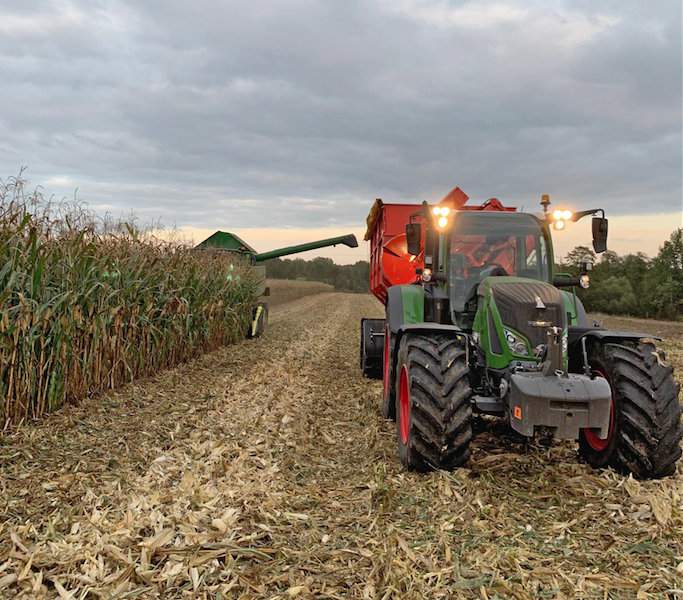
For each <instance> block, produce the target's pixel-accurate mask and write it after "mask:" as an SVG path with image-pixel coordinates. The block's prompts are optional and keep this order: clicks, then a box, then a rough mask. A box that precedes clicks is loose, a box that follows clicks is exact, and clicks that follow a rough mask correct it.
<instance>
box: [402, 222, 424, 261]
mask: <svg viewBox="0 0 683 600" xmlns="http://www.w3.org/2000/svg"><path fill="white" fill-rule="evenodd" d="M406 242H407V244H408V253H409V254H412V255H413V256H417V255H418V254H420V252H421V251H422V225H421V224H420V223H408V224H407V225H406Z"/></svg>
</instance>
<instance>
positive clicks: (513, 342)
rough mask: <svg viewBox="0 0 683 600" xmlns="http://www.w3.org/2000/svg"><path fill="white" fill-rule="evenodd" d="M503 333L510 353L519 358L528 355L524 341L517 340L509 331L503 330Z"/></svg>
mask: <svg viewBox="0 0 683 600" xmlns="http://www.w3.org/2000/svg"><path fill="white" fill-rule="evenodd" d="M503 333H504V335H505V341H506V342H507V345H508V348H510V352H512V353H513V354H518V355H521V356H526V355H527V354H528V350H527V347H526V342H525V341H524V340H521V339H519V338H518V337H517V336H516V335H515V334H514V333H512V331H510V330H509V329H503Z"/></svg>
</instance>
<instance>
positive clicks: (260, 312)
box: [247, 302, 268, 339]
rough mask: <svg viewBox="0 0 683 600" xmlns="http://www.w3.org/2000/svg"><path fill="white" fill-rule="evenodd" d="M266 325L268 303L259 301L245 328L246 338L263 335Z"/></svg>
mask: <svg viewBox="0 0 683 600" xmlns="http://www.w3.org/2000/svg"><path fill="white" fill-rule="evenodd" d="M267 325H268V304H267V303H266V302H259V303H258V304H257V305H256V306H255V307H254V310H253V312H252V315H251V322H250V323H249V329H248V330H247V337H248V338H250V339H251V338H257V337H261V335H263V332H264V331H265V330H266V326H267Z"/></svg>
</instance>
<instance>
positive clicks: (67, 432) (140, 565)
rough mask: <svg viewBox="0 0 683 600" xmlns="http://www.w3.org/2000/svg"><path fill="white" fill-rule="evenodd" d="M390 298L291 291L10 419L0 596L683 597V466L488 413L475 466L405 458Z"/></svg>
mask: <svg viewBox="0 0 683 600" xmlns="http://www.w3.org/2000/svg"><path fill="white" fill-rule="evenodd" d="M380 308H381V307H380V306H379V305H378V304H377V302H376V301H375V300H374V299H373V298H371V297H370V296H362V295H350V294H333V293H326V294H318V295H314V296H308V297H305V298H302V299H299V300H296V301H294V302H289V303H285V304H281V305H279V306H276V307H275V308H274V309H273V311H272V313H271V324H270V328H269V331H268V332H267V334H266V336H265V337H263V338H261V339H258V340H253V341H245V342H242V343H240V344H237V345H235V346H231V347H227V348H224V349H222V350H220V351H218V352H214V353H212V354H209V355H206V356H204V357H202V358H200V359H198V360H196V361H193V362H191V363H189V364H186V365H183V366H181V367H179V368H177V369H173V370H171V371H167V372H165V373H163V374H161V375H159V376H157V377H154V378H150V379H147V380H142V381H140V382H138V383H136V384H135V385H130V386H128V387H126V388H123V389H121V390H120V391H118V392H117V393H112V394H109V395H107V396H105V397H99V398H93V399H91V400H88V401H87V402H84V403H83V404H82V405H80V406H77V407H68V408H66V409H64V410H62V411H59V412H58V413H55V414H53V415H52V416H50V417H48V418H46V419H44V420H43V421H41V422H39V423H37V424H33V425H28V426H25V427H22V428H21V429H20V430H18V431H16V432H14V433H12V434H9V435H5V436H3V437H0V491H1V492H2V493H1V495H0V596H2V595H4V596H6V597H16V596H19V597H25V598H42V597H61V598H86V597H93V598H99V597H102V598H112V597H115V598H183V597H186V598H245V599H246V598H269V599H276V598H280V599H287V598H339V599H341V598H367V599H373V598H378V599H380V598H381V599H388V598H397V599H398V598H416V599H417V598H484V599H486V598H488V599H493V598H501V599H502V598H529V599H536V598H615V599H616V598H671V599H674V598H683V590H682V588H683V583H682V582H683V472H682V471H681V467H679V471H678V474H677V476H676V477H673V478H669V479H666V480H663V481H654V482H637V481H634V480H633V479H630V478H627V477H623V476H622V475H619V474H616V473H614V472H612V471H593V470H591V469H590V468H589V467H588V466H587V465H584V464H581V463H580V462H579V460H578V458H577V455H576V449H575V446H574V444H556V445H555V446H553V447H552V448H550V449H548V448H543V447H536V446H533V445H528V444H523V443H520V442H519V441H518V440H517V439H516V438H514V437H513V436H511V435H510V434H509V433H507V432H506V431H505V429H504V428H502V427H501V426H500V425H499V424H497V423H496V422H495V421H483V422H482V423H480V424H479V433H478V436H477V438H476V441H475V442H474V453H473V458H472V460H471V462H470V464H469V465H468V467H467V468H463V469H459V470H457V471H455V472H453V473H432V474H427V475H419V474H415V473H407V472H405V471H403V470H402V469H401V467H400V465H399V462H398V459H397V455H396V441H395V435H396V434H395V429H394V424H393V423H391V422H388V421H385V420H383V419H382V418H381V417H380V415H379V409H378V406H379V400H380V390H381V383H380V382H376V381H369V380H366V379H363V378H361V377H360V374H359V371H358V365H357V346H358V341H357V335H358V332H357V330H358V325H359V320H360V317H361V316H372V315H379V314H380ZM625 325H631V324H630V322H626V323H625ZM640 327H641V323H637V327H633V326H630V327H629V328H630V329H634V328H637V329H640ZM664 327H666V326H664ZM665 331H666V332H669V331H670V332H671V334H672V337H671V338H669V339H667V340H666V341H665V342H664V347H665V348H666V349H667V351H668V356H669V358H670V360H672V361H674V362H675V363H676V365H677V368H678V376H679V378H680V376H681V375H683V352H682V349H681V345H680V337H678V339H675V338H674V337H673V336H676V335H678V333H676V330H675V329H673V328H672V329H665ZM655 333H656V332H655Z"/></svg>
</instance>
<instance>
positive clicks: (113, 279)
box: [0, 178, 256, 428]
mask: <svg viewBox="0 0 683 600" xmlns="http://www.w3.org/2000/svg"><path fill="white" fill-rule="evenodd" d="M0 252H1V253H2V257H1V260H0V394H1V395H2V398H1V400H0V423H1V424H2V425H3V426H4V427H5V428H7V427H8V426H10V425H13V424H17V423H20V422H22V421H25V420H28V419H34V418H36V417H38V416H40V415H42V414H44V413H46V412H49V411H51V410H54V409H55V408H57V407H59V406H61V405H63V404H64V403H65V402H71V401H76V400H78V399H81V398H84V397H86V396H88V395H92V394H96V393H98V392H101V391H103V390H105V389H110V388H114V387H116V386H118V385H120V384H122V383H124V382H128V381H131V380H132V379H134V378H136V377H139V376H144V375H149V374H151V373H154V372H156V371H158V370H159V369H163V368H166V367H170V366H173V365H176V364H178V363H180V362H183V361H186V360H188V359H189V358H192V357H194V356H196V355H198V354H200V353H202V352H205V351H207V350H212V349H215V348H217V347H219V346H221V345H224V344H227V343H231V342H234V341H236V340H237V339H239V338H241V337H243V332H244V331H245V330H246V327H247V323H248V319H249V314H250V310H251V306H252V303H253V300H254V292H255V289H256V287H255V282H254V281H253V279H252V278H251V276H250V272H249V270H248V268H247V267H245V266H244V265H238V266H237V268H236V269H234V267H233V266H231V264H230V262H231V261H229V260H227V259H226V257H225V255H223V256H221V255H220V254H217V253H208V252H197V251H193V250H191V249H190V248H188V247H184V246H181V245H178V244H171V243H167V242H161V241H159V240H156V239H154V238H153V237H151V236H149V235H143V234H141V233H140V232H138V231H137V230H136V229H135V228H134V227H132V226H131V225H127V224H118V225H116V226H113V225H112V224H111V223H110V224H109V225H107V226H104V225H102V224H100V225H98V224H97V223H96V221H95V220H94V218H93V217H92V215H90V214H89V213H87V212H85V211H83V210H81V209H79V208H78V207H77V206H74V205H63V204H62V205H54V204H52V203H50V202H47V201H45V200H44V199H43V197H42V196H41V194H40V192H38V191H36V192H32V193H28V192H26V191H25V182H24V181H22V180H21V178H10V179H8V180H6V181H2V180H0ZM238 275H239V277H238Z"/></svg>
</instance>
